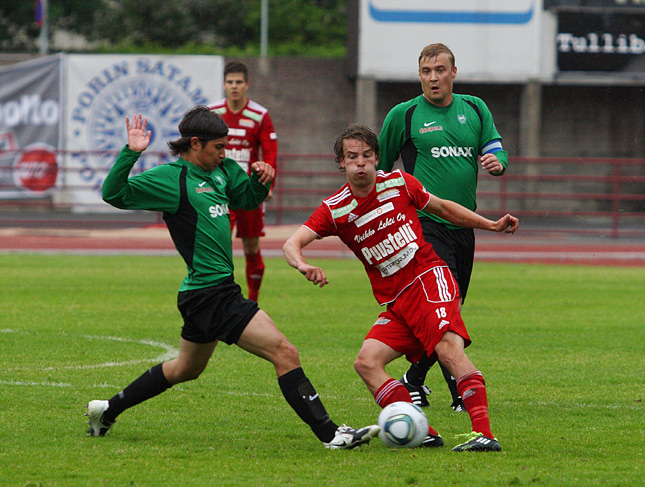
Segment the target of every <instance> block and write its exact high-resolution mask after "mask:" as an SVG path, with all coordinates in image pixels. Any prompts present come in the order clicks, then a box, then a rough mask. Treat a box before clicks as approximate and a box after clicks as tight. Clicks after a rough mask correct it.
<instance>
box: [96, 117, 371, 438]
mask: <svg viewBox="0 0 645 487" xmlns="http://www.w3.org/2000/svg"><path fill="white" fill-rule="evenodd" d="M146 126H147V120H146V119H142V118H141V115H135V116H134V117H133V120H132V124H130V121H129V119H128V118H126V127H127V130H128V145H127V146H126V147H125V148H124V149H123V150H122V151H121V153H120V154H119V156H118V158H117V160H116V162H115V163H114V166H113V167H112V169H111V170H110V173H109V174H108V176H107V178H106V179H105V183H104V184H103V199H104V200H105V201H106V202H108V203H110V204H111V205H113V206H115V207H117V208H123V209H132V210H134V209H137V210H152V211H161V212H163V218H164V221H165V222H166V225H167V227H168V230H169V231H170V235H171V237H172V239H173V242H174V244H175V247H176V248H177V251H178V252H179V253H180V254H181V256H182V257H183V259H184V261H185V262H186V266H187V269H188V274H187V275H186V277H185V278H184V280H183V281H182V283H181V286H180V288H179V296H178V299H177V306H178V308H179V311H180V312H181V315H182V317H183V320H184V325H183V327H182V332H181V338H180V344H179V356H178V357H177V358H175V359H172V360H168V361H166V362H163V363H160V364H157V365H155V366H154V367H152V368H151V369H149V370H148V371H146V372H145V373H144V374H143V375H141V376H140V377H139V378H137V379H136V380H135V381H134V382H132V383H131V384H130V385H128V386H127V387H126V388H125V389H123V390H122V391H121V392H119V393H118V394H116V395H115V396H113V397H112V398H111V399H109V400H107V401H104V400H94V401H90V402H89V403H88V405H87V414H86V415H87V416H88V417H89V422H88V424H89V426H90V428H89V431H88V435H89V436H104V435H105V434H106V433H107V432H108V430H109V429H110V427H111V426H112V424H114V421H115V420H116V418H117V416H118V415H119V414H121V413H122V412H123V411H125V410H126V409H128V408H130V407H132V406H135V405H137V404H139V403H141V402H143V401H145V400H147V399H150V398H152V397H154V396H156V395H158V394H160V393H162V392H164V391H165V390H167V389H168V388H170V387H172V386H173V385H175V384H179V383H181V382H186V381H190V380H194V379H196V378H197V377H199V375H200V374H201V373H202V372H203V371H204V369H205V368H206V365H207V364H208V361H209V360H210V357H211V355H212V353H213V351H214V350H215V346H216V345H217V343H218V342H219V341H223V342H224V343H226V344H228V345H230V344H233V343H234V344H236V345H237V346H239V347H240V348H242V349H243V350H246V351H247V352H250V353H252V354H254V355H257V356H258V357H261V358H263V359H265V360H268V361H269V362H271V363H272V364H273V367H274V368H275V371H276V375H277V377H278V384H279V386H280V389H281V391H282V394H283V395H284V397H285V399H286V400H287V402H288V403H289V405H290V406H291V407H292V408H293V409H294V411H295V412H296V413H297V414H298V416H299V417H300V418H301V419H302V420H303V421H304V422H305V423H307V425H309V427H310V428H311V429H312V431H313V432H314V434H315V435H316V436H317V437H318V439H319V440H320V441H322V442H323V444H324V445H325V446H326V447H327V448H335V449H336V448H343V449H347V448H354V447H356V446H359V445H361V444H364V443H367V442H369V440H370V439H371V438H372V437H373V436H374V435H376V434H377V433H378V431H379V428H378V426H367V427H365V428H361V429H358V430H356V429H353V428H350V427H349V426H346V425H342V426H338V425H337V424H336V423H334V422H333V421H332V420H331V419H330V418H329V415H328V414H327V411H326V410H325V407H324V406H323V404H322V402H321V400H320V398H319V397H318V394H317V393H316V391H315V389H314V387H313V386H312V384H311V382H310V381H309V379H307V377H306V376H305V373H304V372H303V370H302V368H301V367H300V357H299V354H298V350H297V349H296V347H294V346H293V345H292V344H291V343H290V342H289V340H288V339H287V338H286V337H285V336H284V335H283V334H282V333H281V332H280V331H279V330H278V328H277V327H276V326H275V324H274V323H273V321H272V320H271V318H270V317H269V316H268V315H267V314H266V313H265V312H264V311H262V310H261V309H260V308H259V307H258V305H257V303H256V302H254V301H252V300H249V299H245V298H244V297H243V296H242V292H241V289H240V287H239V286H238V285H237V284H236V283H235V281H234V280H233V255H232V245H231V226H230V220H229V210H230V209H244V210H250V209H253V208H256V207H257V206H258V205H260V203H262V201H264V199H265V197H266V195H267V193H268V192H269V188H270V187H271V183H272V181H273V176H274V174H275V171H274V169H273V168H272V167H271V166H270V165H269V164H267V163H265V162H262V161H259V162H255V163H253V165H252V173H251V175H247V174H246V172H245V171H244V170H243V169H242V168H241V167H240V166H239V165H238V164H237V162H235V161H234V160H232V159H229V158H226V157H225V151H224V149H225V147H226V142H227V133H228V127H227V126H226V124H225V123H224V122H223V121H222V120H221V119H220V118H219V117H218V116H217V115H216V114H215V113H213V112H211V111H210V110H209V109H208V107H205V106H198V107H195V108H193V109H192V110H190V111H189V112H188V113H187V114H186V115H185V116H184V118H183V120H182V121H181V122H180V124H179V132H180V135H181V138H180V139H178V140H176V141H173V142H169V144H168V145H169V146H170V148H171V151H172V154H173V155H179V156H180V157H179V159H178V160H177V161H175V162H170V163H167V164H163V165H160V166H157V167H155V168H152V169H149V170H148V171H145V172H143V173H141V174H138V175H136V176H133V177H131V178H129V177H128V176H129V174H130V171H131V169H132V167H133V166H134V164H135V163H136V161H137V159H138V158H139V156H140V155H141V153H142V152H143V151H144V150H146V148H147V147H148V145H149V143H150V137H151V132H150V131H146Z"/></svg>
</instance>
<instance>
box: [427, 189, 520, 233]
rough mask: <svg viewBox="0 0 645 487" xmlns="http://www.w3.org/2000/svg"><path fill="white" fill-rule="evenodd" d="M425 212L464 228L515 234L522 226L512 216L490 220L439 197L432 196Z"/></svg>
mask: <svg viewBox="0 0 645 487" xmlns="http://www.w3.org/2000/svg"><path fill="white" fill-rule="evenodd" d="M423 211H426V212H428V213H433V214H434V215H437V216H438V217H441V218H443V219H444V220H447V221H449V222H450V223H452V224H453V225H458V226H460V227H464V228H480V229H482V230H489V231H491V232H504V233H515V232H516V231H517V229H518V228H519V226H520V222H519V220H518V219H517V218H515V217H514V216H512V215H508V214H507V215H504V216H503V217H502V218H500V219H499V220H497V221H492V220H489V219H488V218H484V217H483V216H481V215H478V214H477V213H475V212H474V211H470V210H469V209H468V208H464V207H463V206H461V205H460V204H459V203H455V202H454V201H449V200H443V199H441V198H439V197H437V196H434V195H433V196H432V197H431V198H430V201H429V202H428V204H427V205H426V206H425V208H423Z"/></svg>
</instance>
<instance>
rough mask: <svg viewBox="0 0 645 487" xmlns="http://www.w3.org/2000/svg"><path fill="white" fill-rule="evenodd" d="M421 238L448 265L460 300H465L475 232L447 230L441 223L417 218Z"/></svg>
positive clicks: (469, 230) (473, 251)
mask: <svg viewBox="0 0 645 487" xmlns="http://www.w3.org/2000/svg"><path fill="white" fill-rule="evenodd" d="M419 220H420V221H421V228H423V237H424V238H425V240H426V242H429V243H431V244H432V246H433V247H434V251H435V252H436V253H437V255H438V256H439V257H441V259H443V261H444V262H445V263H446V264H448V267H449V268H450V270H451V271H452V275H453V276H455V280H456V281H457V285H458V286H459V295H460V296H461V300H462V301H465V300H466V293H467V292H468V285H469V284H470V275H471V274H472V272H473V260H474V258H475V232H474V231H473V229H472V228H457V229H454V230H453V229H450V228H447V227H446V226H445V225H444V224H443V223H439V222H436V221H434V220H432V219H431V218H428V217H423V216H422V217H419Z"/></svg>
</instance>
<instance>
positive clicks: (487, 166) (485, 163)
mask: <svg viewBox="0 0 645 487" xmlns="http://www.w3.org/2000/svg"><path fill="white" fill-rule="evenodd" d="M479 162H480V164H481V166H482V169H483V170H484V171H487V172H489V173H490V174H492V175H493V176H498V175H499V174H501V173H502V171H504V166H503V165H502V163H501V162H499V159H498V158H497V156H496V155H495V154H494V153H488V154H484V155H483V156H481V157H480V158H479Z"/></svg>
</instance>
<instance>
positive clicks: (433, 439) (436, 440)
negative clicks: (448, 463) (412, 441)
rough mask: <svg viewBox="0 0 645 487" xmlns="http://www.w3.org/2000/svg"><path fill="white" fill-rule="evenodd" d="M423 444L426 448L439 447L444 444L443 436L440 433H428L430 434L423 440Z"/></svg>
mask: <svg viewBox="0 0 645 487" xmlns="http://www.w3.org/2000/svg"><path fill="white" fill-rule="evenodd" d="M421 446H424V447H426V448H437V447H440V446H443V438H441V436H439V435H431V434H430V433H428V436H426V437H425V438H424V440H423V441H422V442H421Z"/></svg>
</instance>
